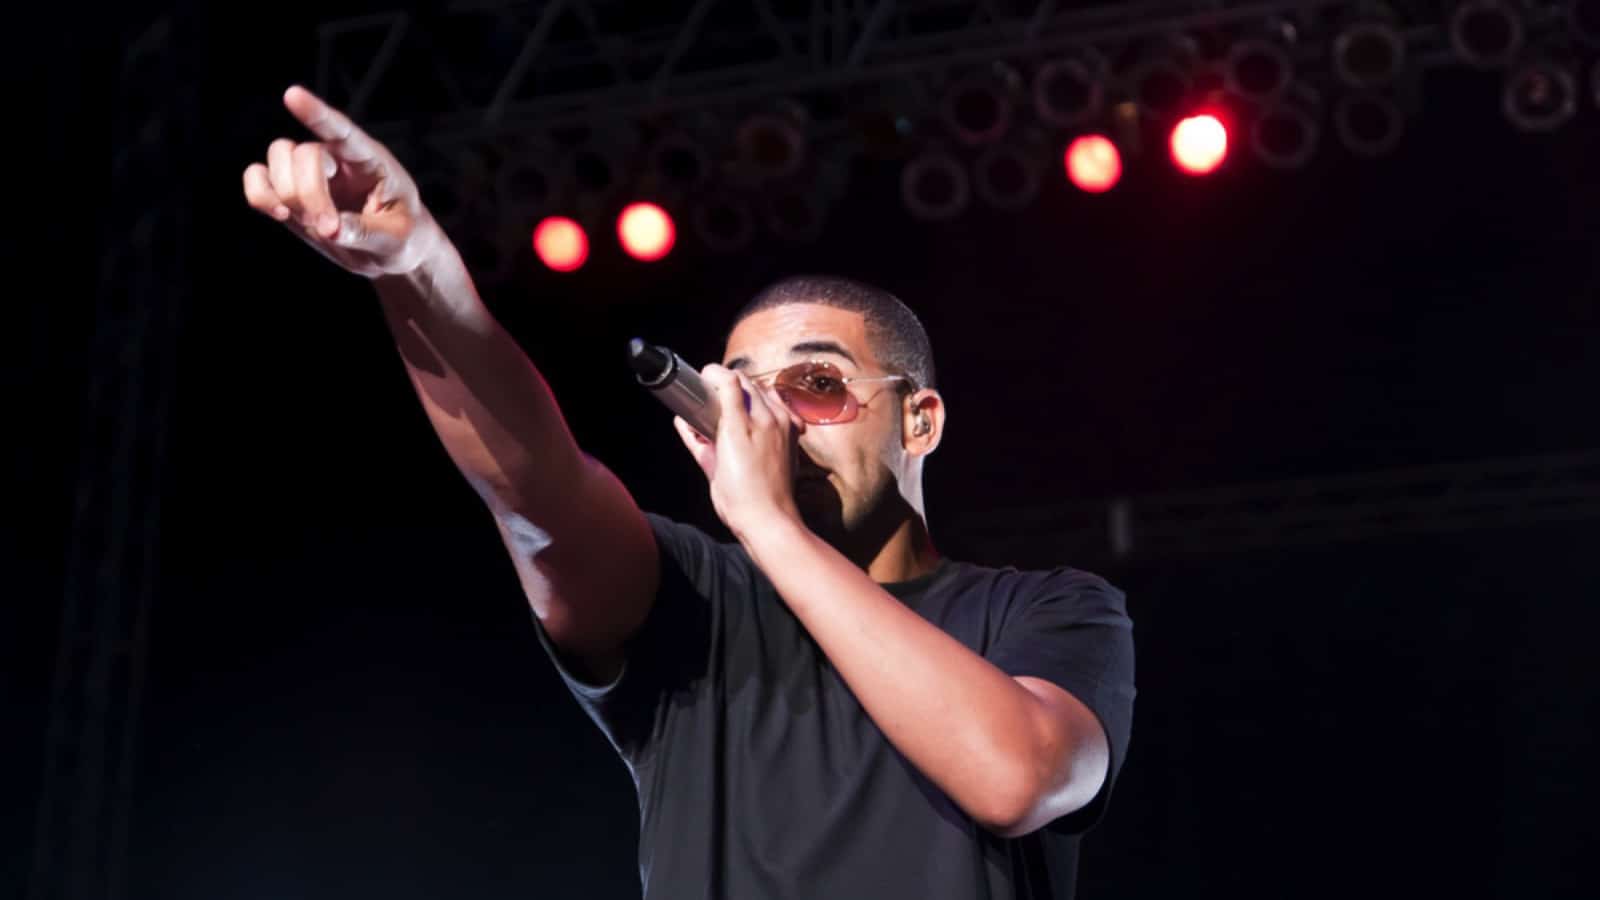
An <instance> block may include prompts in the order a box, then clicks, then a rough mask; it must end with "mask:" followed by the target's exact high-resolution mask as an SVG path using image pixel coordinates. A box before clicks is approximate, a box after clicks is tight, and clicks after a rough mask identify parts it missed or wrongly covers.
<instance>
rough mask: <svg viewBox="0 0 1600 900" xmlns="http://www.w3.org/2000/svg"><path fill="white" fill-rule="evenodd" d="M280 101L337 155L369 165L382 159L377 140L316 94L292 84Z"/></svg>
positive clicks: (349, 160) (356, 162)
mask: <svg viewBox="0 0 1600 900" xmlns="http://www.w3.org/2000/svg"><path fill="white" fill-rule="evenodd" d="M283 105H284V106H286V107H288V108H289V112H290V113H292V114H293V115H294V117H295V118H296V119H299V120H300V124H302V125H304V126H305V127H306V128H308V129H310V130H311V133H312V134H315V135H316V136H317V137H319V138H321V139H322V142H323V143H325V144H327V145H328V149H329V150H330V151H332V152H333V155H334V156H337V157H338V158H339V159H341V160H344V161H345V162H348V163H354V164H356V165H358V166H362V165H364V166H367V167H369V168H370V167H373V166H376V165H378V164H379V163H380V162H381V161H382V152H381V151H380V150H379V149H378V142H377V141H374V140H373V139H372V138H371V137H368V136H367V133H366V132H365V131H362V130H361V129H360V128H357V127H356V124H355V123H354V122H352V121H350V118H349V117H348V116H346V115H345V114H344V113H342V112H339V111H338V110H337V109H334V108H333V107H331V106H329V105H328V104H327V102H326V101H324V100H323V99H322V98H321V97H318V96H317V95H316V94H313V93H311V92H310V91H308V90H306V89H305V88H303V87H301V86H300V85H295V86H294V87H291V88H289V90H288V91H286V92H284V95H283Z"/></svg>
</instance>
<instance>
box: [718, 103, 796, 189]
mask: <svg viewBox="0 0 1600 900" xmlns="http://www.w3.org/2000/svg"><path fill="white" fill-rule="evenodd" d="M806 124H807V118H806V113H805V110H804V109H802V108H801V107H800V106H799V105H798V104H795V103H787V102H786V103H783V104H781V105H780V106H778V107H776V108H774V109H773V110H771V111H768V112H760V113H756V114H754V115H752V116H750V117H748V118H746V119H745V120H744V121H743V122H741V123H740V124H739V130H738V133H737V135H736V136H735V142H736V144H737V146H738V151H739V160H740V162H741V163H742V164H743V165H744V166H745V167H746V168H747V169H748V170H749V171H750V172H751V174H753V175H754V176H755V177H757V178H760V179H773V178H785V177H788V176H790V175H793V174H794V173H796V172H798V171H800V167H801V166H803V165H805V162H806V153H807V149H808V148H807V140H806Z"/></svg>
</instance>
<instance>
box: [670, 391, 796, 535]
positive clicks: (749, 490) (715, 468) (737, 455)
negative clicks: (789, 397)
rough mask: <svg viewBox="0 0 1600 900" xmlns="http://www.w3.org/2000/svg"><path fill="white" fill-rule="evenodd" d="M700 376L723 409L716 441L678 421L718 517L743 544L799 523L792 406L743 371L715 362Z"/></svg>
mask: <svg viewBox="0 0 1600 900" xmlns="http://www.w3.org/2000/svg"><path fill="white" fill-rule="evenodd" d="M700 377H701V379H702V380H703V381H705V383H706V384H707V385H708V386H709V387H710V388H711V390H712V391H713V392H714V393H715V394H716V398H717V404H718V406H719V408H720V410H721V412H720V414H719V415H720V419H719V421H718V423H717V439H716V442H715V443H713V442H711V441H708V440H706V439H705V438H704V437H702V436H701V435H700V433H699V432H697V431H695V430H694V429H693V428H691V427H690V426H689V423H687V422H685V421H684V420H683V419H682V417H678V416H674V417H673V420H672V424H673V425H674V426H675V427H676V428H677V429H678V436H679V437H680V438H682V439H683V443H684V446H686V447H688V448H689V452H690V453H691V454H693V455H694V458H695V462H697V463H699V464H700V469H701V470H702V471H703V472H705V474H706V478H707V480H708V481H709V482H710V485H711V503H712V505H713V506H714V507H715V508H716V510H717V516H718V517H719V518H721V519H722V522H723V524H724V525H727V526H728V530H729V531H732V532H733V534H734V537H736V538H738V539H739V540H740V541H741V542H743V541H744V540H745V536H746V535H748V534H750V533H751V532H752V531H754V530H755V529H759V528H761V527H764V526H766V525H768V524H771V523H773V522H778V521H783V520H793V521H798V520H799V518H800V516H799V512H798V511H797V510H796V508H795V502H794V475H793V473H794V457H795V453H796V446H797V445H796V443H795V435H794V432H795V428H796V427H797V425H798V424H799V423H798V422H797V421H796V420H795V418H794V416H793V414H792V413H791V412H790V411H789V408H788V407H787V406H784V405H783V403H781V402H780V401H778V400H777V399H775V398H773V399H769V398H768V397H767V395H766V392H765V391H762V390H761V389H760V388H758V387H756V386H755V384H754V383H753V382H752V381H751V380H750V379H749V377H748V376H746V375H744V374H743V373H741V372H735V371H733V370H731V369H727V368H724V367H723V366H719V365H715V364H713V365H709V366H706V367H705V369H704V370H702V371H701V373H700ZM747 396H748V397H749V407H750V408H749V410H748V411H747V410H746V409H745V402H746V401H745V397H747Z"/></svg>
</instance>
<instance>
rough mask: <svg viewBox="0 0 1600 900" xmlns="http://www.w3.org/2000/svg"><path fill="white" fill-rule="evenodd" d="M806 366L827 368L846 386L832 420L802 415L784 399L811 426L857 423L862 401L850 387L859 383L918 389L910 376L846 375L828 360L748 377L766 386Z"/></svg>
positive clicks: (795, 365) (772, 370) (811, 360)
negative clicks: (898, 383)
mask: <svg viewBox="0 0 1600 900" xmlns="http://www.w3.org/2000/svg"><path fill="white" fill-rule="evenodd" d="M806 366H826V367H827V368H829V369H832V370H833V371H834V373H835V375H834V377H836V378H837V379H838V380H839V383H840V384H841V385H843V386H844V387H843V391H844V406H843V407H842V408H841V409H840V410H839V414H838V415H837V416H834V417H832V418H827V419H820V420H819V419H813V418H811V417H810V416H807V415H805V414H803V413H801V412H800V410H798V409H795V408H794V406H793V405H792V404H790V403H789V401H788V400H787V399H784V402H783V405H784V406H787V407H788V408H789V410H790V411H791V412H793V413H794V414H795V415H797V416H799V417H800V418H801V420H803V421H804V422H806V423H807V424H810V425H843V424H844V423H846V422H852V421H855V418H856V416H857V414H859V413H860V411H861V401H859V400H857V399H856V395H855V394H852V393H851V392H850V385H852V384H856V383H857V382H862V383H870V382H875V381H903V382H905V383H906V384H907V385H908V386H910V388H911V390H912V391H913V392H914V391H915V390H916V388H917V383H916V381H915V379H913V378H912V377H911V376H910V375H846V374H844V372H843V371H841V370H840V369H839V364H838V363H835V362H833V361H832V360H827V359H808V360H804V361H802V362H796V363H790V364H789V365H787V366H784V367H782V368H780V369H769V370H768V371H765V372H760V373H757V374H755V375H751V376H748V377H749V378H750V381H751V382H752V383H754V384H756V385H760V386H764V385H763V382H766V381H768V380H772V379H776V378H777V377H778V376H779V375H782V374H783V373H784V372H787V371H789V370H791V369H797V368H801V367H806ZM773 389H774V390H775V391H776V390H777V387H776V385H774V388H773ZM778 396H779V397H780V398H783V393H782V392H779V393H778Z"/></svg>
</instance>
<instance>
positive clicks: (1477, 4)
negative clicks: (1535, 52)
mask: <svg viewBox="0 0 1600 900" xmlns="http://www.w3.org/2000/svg"><path fill="white" fill-rule="evenodd" d="M1450 46H1451V47H1453V48H1454V49H1455V51H1456V55H1457V56H1459V57H1461V59H1462V61H1463V62H1465V63H1467V64H1468V65H1470V66H1476V67H1477V68H1480V69H1493V68H1498V67H1500V66H1503V65H1506V64H1508V63H1510V62H1511V60H1513V59H1515V58H1516V56H1517V51H1519V50H1521V49H1522V18H1521V17H1520V16H1518V15H1517V13H1516V11H1515V10H1513V9H1512V8H1511V7H1510V5H1509V4H1507V3H1505V2H1504V0H1467V2H1465V3H1462V4H1461V5H1460V6H1458V7H1456V9H1455V12H1453V13H1451V14H1450Z"/></svg>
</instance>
